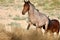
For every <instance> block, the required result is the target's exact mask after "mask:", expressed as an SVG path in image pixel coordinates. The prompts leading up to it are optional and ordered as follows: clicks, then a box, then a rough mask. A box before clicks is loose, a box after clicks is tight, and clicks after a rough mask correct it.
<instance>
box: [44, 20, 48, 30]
mask: <svg viewBox="0 0 60 40" xmlns="http://www.w3.org/2000/svg"><path fill="white" fill-rule="evenodd" d="M48 25H49V21H47V22H46V24H45V30H47V28H48Z"/></svg>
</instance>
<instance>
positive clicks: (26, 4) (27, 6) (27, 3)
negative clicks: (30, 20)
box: [22, 1, 30, 15]
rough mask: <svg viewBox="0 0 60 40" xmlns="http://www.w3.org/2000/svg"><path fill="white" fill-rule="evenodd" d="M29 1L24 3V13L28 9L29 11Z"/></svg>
mask: <svg viewBox="0 0 60 40" xmlns="http://www.w3.org/2000/svg"><path fill="white" fill-rule="evenodd" d="M29 3H30V1H24V5H23V10H22V14H23V15H24V14H25V13H26V12H27V11H29V7H30V6H29Z"/></svg>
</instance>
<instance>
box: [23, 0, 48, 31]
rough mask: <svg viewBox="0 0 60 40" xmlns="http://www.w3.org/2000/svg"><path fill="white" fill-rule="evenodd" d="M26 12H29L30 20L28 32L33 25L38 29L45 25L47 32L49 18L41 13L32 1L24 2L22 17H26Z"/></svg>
mask: <svg viewBox="0 0 60 40" xmlns="http://www.w3.org/2000/svg"><path fill="white" fill-rule="evenodd" d="M26 12H28V19H29V22H28V27H27V30H28V29H29V28H30V25H31V24H33V25H35V26H36V29H37V28H41V27H43V25H45V30H47V27H48V24H49V18H48V17H47V16H46V15H45V14H43V13H40V12H39V10H37V9H36V8H35V6H34V5H33V4H32V3H31V2H30V1H25V0H24V5H23V10H22V15H25V13H26Z"/></svg>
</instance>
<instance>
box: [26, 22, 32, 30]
mask: <svg viewBox="0 0 60 40" xmlns="http://www.w3.org/2000/svg"><path fill="white" fill-rule="evenodd" d="M30 25H31V22H29V23H28V26H27V30H29V28H30Z"/></svg>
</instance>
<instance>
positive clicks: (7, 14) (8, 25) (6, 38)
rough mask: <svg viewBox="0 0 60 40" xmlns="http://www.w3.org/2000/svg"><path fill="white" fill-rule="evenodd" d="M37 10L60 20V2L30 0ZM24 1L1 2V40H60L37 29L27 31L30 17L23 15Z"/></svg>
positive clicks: (56, 0) (58, 0) (54, 0)
mask: <svg viewBox="0 0 60 40" xmlns="http://www.w3.org/2000/svg"><path fill="white" fill-rule="evenodd" d="M30 1H31V2H32V3H33V4H34V5H35V6H36V8H37V9H38V10H39V11H40V12H42V13H44V14H46V15H47V16H49V18H50V19H58V20H60V0H33V1H32V0H30ZM22 7H23V0H0V40H60V37H54V36H53V35H50V36H49V35H47V34H45V35H44V36H43V34H42V32H41V30H40V31H39V32H37V31H36V30H35V28H34V27H33V28H30V30H26V27H27V22H28V15H27V14H26V15H24V16H23V15H22V13H21V11H22Z"/></svg>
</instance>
